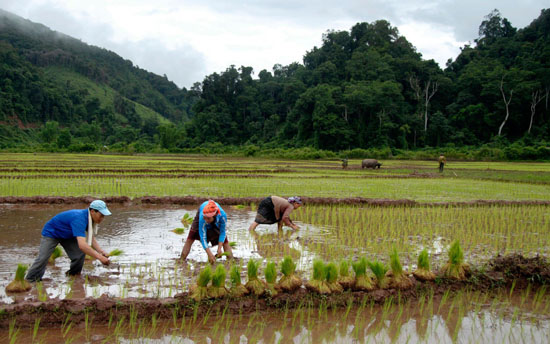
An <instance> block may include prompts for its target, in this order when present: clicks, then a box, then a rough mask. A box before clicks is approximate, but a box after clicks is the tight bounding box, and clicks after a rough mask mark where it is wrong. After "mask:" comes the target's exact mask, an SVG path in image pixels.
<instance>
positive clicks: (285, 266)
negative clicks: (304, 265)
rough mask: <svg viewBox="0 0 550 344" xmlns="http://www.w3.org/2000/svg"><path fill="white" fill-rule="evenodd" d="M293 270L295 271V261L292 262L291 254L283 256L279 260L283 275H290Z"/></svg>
mask: <svg viewBox="0 0 550 344" xmlns="http://www.w3.org/2000/svg"><path fill="white" fill-rule="evenodd" d="M294 271H296V263H294V261H293V260H292V257H291V256H285V257H284V258H283V261H282V262H281V272H282V273H283V275H285V276H290V275H292V274H293V273H294Z"/></svg>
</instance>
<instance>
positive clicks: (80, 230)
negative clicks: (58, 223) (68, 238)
mask: <svg viewBox="0 0 550 344" xmlns="http://www.w3.org/2000/svg"><path fill="white" fill-rule="evenodd" d="M70 224H71V230H72V231H73V235H74V236H75V237H84V238H85V237H86V229H88V211H86V213H85V216H83V215H80V216H76V217H75V218H74V219H73V220H72V221H71V223H70Z"/></svg>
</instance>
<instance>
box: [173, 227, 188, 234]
mask: <svg viewBox="0 0 550 344" xmlns="http://www.w3.org/2000/svg"><path fill="white" fill-rule="evenodd" d="M172 232H174V233H176V234H183V233H185V228H182V227H177V228H174V229H172Z"/></svg>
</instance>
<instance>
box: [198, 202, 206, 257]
mask: <svg viewBox="0 0 550 344" xmlns="http://www.w3.org/2000/svg"><path fill="white" fill-rule="evenodd" d="M207 203H208V202H204V203H203V204H201V206H200V208H199V237H200V238H201V245H202V248H204V249H205V250H206V249H207V248H208V243H207V242H206V222H205V221H204V216H203V215H202V209H203V208H204V206H205V205H206V204H207Z"/></svg>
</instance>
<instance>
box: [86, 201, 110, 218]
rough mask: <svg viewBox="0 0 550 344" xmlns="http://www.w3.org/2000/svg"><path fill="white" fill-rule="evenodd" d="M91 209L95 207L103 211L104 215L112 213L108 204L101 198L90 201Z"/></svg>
mask: <svg viewBox="0 0 550 344" xmlns="http://www.w3.org/2000/svg"><path fill="white" fill-rule="evenodd" d="M90 209H95V210H97V211H99V212H100V213H102V214H103V215H105V216H107V215H111V212H110V211H109V209H108V208H107V204H105V202H103V201H101V200H95V201H93V202H92V203H90Z"/></svg>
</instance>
